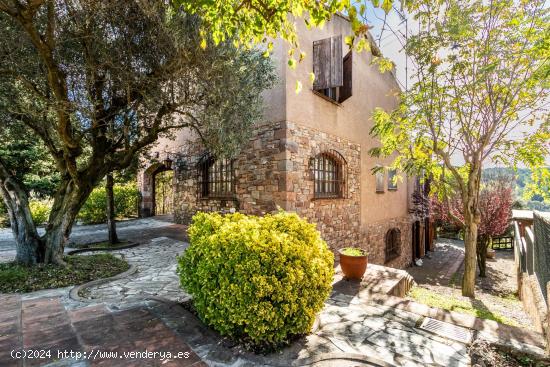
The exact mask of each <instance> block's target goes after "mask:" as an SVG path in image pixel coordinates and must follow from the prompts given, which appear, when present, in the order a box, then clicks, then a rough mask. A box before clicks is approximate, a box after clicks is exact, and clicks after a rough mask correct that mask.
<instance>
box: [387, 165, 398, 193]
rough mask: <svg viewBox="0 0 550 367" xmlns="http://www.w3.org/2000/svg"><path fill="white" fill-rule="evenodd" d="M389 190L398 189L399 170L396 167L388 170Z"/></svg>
mask: <svg viewBox="0 0 550 367" xmlns="http://www.w3.org/2000/svg"><path fill="white" fill-rule="evenodd" d="M388 190H393V191H395V190H397V171H396V170H394V169H390V170H389V171H388Z"/></svg>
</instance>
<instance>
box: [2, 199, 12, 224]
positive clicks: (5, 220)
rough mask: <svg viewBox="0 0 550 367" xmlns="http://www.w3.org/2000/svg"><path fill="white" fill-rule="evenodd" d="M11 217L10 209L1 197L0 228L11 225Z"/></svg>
mask: <svg viewBox="0 0 550 367" xmlns="http://www.w3.org/2000/svg"><path fill="white" fill-rule="evenodd" d="M9 223H10V218H9V217H8V209H6V206H5V205H4V201H3V200H1V199H0V228H4V227H7V226H9Z"/></svg>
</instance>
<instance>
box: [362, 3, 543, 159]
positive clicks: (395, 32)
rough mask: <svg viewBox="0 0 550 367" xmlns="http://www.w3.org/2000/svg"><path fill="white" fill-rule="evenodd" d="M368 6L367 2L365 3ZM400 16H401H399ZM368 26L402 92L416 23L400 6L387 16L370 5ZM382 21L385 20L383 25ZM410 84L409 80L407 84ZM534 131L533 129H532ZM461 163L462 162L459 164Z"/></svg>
mask: <svg viewBox="0 0 550 367" xmlns="http://www.w3.org/2000/svg"><path fill="white" fill-rule="evenodd" d="M366 3H367V4H370V3H369V2H366ZM400 14H401V15H402V16H400ZM366 17H367V20H368V24H369V25H370V26H372V29H371V30H370V33H371V34H372V36H373V37H374V39H375V41H376V44H377V45H378V46H379V47H380V50H381V51H382V54H383V55H384V57H387V58H389V59H391V60H392V61H393V62H394V63H395V76H396V78H397V81H398V82H399V85H400V86H401V89H402V90H406V87H407V85H408V84H407V77H406V75H407V72H406V71H407V69H408V74H409V77H410V75H411V74H412V72H414V66H413V65H412V63H411V62H410V60H407V56H406V55H405V51H404V49H403V46H404V44H405V39H406V35H407V34H408V35H411V34H415V33H416V32H417V31H418V27H419V26H418V22H417V21H415V20H414V19H412V17H410V16H408V14H406V13H404V12H402V11H401V10H400V5H399V4H396V5H395V6H394V9H393V11H391V12H390V13H388V14H387V15H386V14H385V12H384V11H383V10H382V9H379V8H374V7H373V6H372V4H370V5H369V6H367V15H366ZM384 19H385V20H386V22H385V25H384ZM405 19H406V20H405ZM408 83H410V80H409V82H408ZM532 129H533V131H534V129H535V128H534V127H533V128H532ZM525 131H527V132H528V131H529V129H527V128H525V127H524V128H523V130H518V131H513V132H512V133H511V134H512V136H513V137H514V138H516V137H517V138H518V139H521V136H522V133H523V132H525ZM454 160H455V161H456V163H457V164H461V163H462V162H463V161H462V159H461V158H457V157H455V159H454ZM461 161H462V162H461ZM487 163H488V164H486V166H487V167H489V166H495V164H494V163H492V162H490V161H488V162H487ZM546 163H547V165H548V166H550V156H548V157H547V158H546Z"/></svg>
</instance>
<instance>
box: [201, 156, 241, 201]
mask: <svg viewBox="0 0 550 367" xmlns="http://www.w3.org/2000/svg"><path fill="white" fill-rule="evenodd" d="M199 192H200V194H201V197H203V198H226V197H232V196H233V195H234V194H235V184H234V170H233V162H232V161H231V160H230V159H218V160H215V159H213V158H209V159H205V160H204V162H202V163H200V165H199Z"/></svg>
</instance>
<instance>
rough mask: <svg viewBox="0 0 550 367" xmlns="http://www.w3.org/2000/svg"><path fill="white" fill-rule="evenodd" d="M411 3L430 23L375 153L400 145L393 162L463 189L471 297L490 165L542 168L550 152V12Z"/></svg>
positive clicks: (507, 3) (500, 2) (379, 120)
mask: <svg viewBox="0 0 550 367" xmlns="http://www.w3.org/2000/svg"><path fill="white" fill-rule="evenodd" d="M408 10H409V11H410V12H412V14H413V15H414V17H415V18H416V19H418V21H419V24H420V29H419V32H418V34H416V35H414V36H411V37H410V38H409V40H408V42H407V45H406V52H407V55H408V56H409V57H410V59H411V60H412V62H413V63H414V65H415V68H416V71H415V73H414V75H413V80H412V81H413V83H412V86H411V87H410V89H409V90H407V91H405V92H404V93H403V95H402V99H401V104H400V106H399V108H398V109H396V110H395V111H391V112H386V111H383V110H381V109H377V110H376V111H375V113H374V116H373V119H374V127H373V129H372V131H371V132H372V134H373V135H374V136H376V137H378V138H379V139H380V141H381V144H382V146H381V147H380V148H376V149H373V150H372V154H373V155H383V156H391V155H392V154H393V153H394V152H395V154H396V155H397V156H396V159H395V160H394V162H393V164H392V166H393V168H396V169H401V170H402V171H403V172H406V173H410V174H414V173H416V172H419V170H421V169H424V170H425V171H426V172H428V173H429V176H430V177H431V178H432V187H433V188H434V189H438V188H439V189H440V190H441V189H444V188H445V186H446V185H447V186H451V187H452V189H453V190H454V191H456V192H457V193H458V194H459V195H460V196H461V200H462V204H463V205H462V213H463V215H464V229H465V248H466V254H465V272H464V279H463V282H462V294H463V295H464V296H471V297H473V296H474V287H475V274H476V271H475V270H476V243H477V235H478V228H479V225H480V210H479V205H480V204H479V201H480V197H479V193H480V181H481V180H480V178H481V170H482V168H483V165H484V164H485V162H487V160H492V161H493V162H495V163H498V164H503V165H505V166H513V167H516V166H517V165H518V164H519V163H520V162H523V163H525V164H526V165H527V166H529V167H531V168H536V167H540V166H542V165H543V164H544V159H545V156H547V155H548V152H549V150H550V147H549V144H548V141H549V139H550V130H549V119H548V113H547V111H546V110H545V107H546V106H547V103H548V91H549V90H550V89H549V88H548V86H549V85H548V84H549V80H550V79H549V78H548V75H549V70H550V63H549V62H548V61H549V52H550V51H549V49H548V42H549V40H550V32H548V24H550V23H549V22H548V10H547V9H545V7H544V1H542V0H536V1H523V2H516V1H512V0H491V1H488V2H478V1H476V2H463V1H458V0H450V1H445V2H431V1H419V2H415V3H414V4H412V5H410V6H409V8H408ZM511 132H514V134H511ZM515 134H520V135H522V138H521V139H517V137H516V138H514V135H515ZM460 163H463V164H460ZM449 177H452V180H449Z"/></svg>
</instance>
